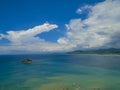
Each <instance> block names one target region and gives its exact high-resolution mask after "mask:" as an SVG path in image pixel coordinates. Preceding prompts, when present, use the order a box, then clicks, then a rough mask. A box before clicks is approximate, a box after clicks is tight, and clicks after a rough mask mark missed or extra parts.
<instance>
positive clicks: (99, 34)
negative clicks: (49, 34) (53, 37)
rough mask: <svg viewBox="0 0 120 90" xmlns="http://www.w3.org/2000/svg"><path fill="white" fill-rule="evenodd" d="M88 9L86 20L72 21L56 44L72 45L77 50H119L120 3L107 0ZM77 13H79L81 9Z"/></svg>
mask: <svg viewBox="0 0 120 90" xmlns="http://www.w3.org/2000/svg"><path fill="white" fill-rule="evenodd" d="M85 7H86V8H88V7H89V6H85ZM90 8H91V12H90V13H89V16H88V18H87V19H85V20H81V19H80V18H79V19H72V20H71V21H70V23H69V24H68V25H66V26H67V29H68V31H67V33H66V36H65V37H62V38H60V39H59V40H58V42H59V43H61V44H66V45H69V44H72V45H73V46H75V48H79V49H85V48H103V47H106V48H108V47H116V48H120V42H119V39H120V36H119V35H120V12H119V10H120V1H119V0H114V1H113V0H107V1H104V2H102V3H98V4H96V5H95V6H93V7H90ZM78 11H80V12H81V9H78ZM113 38H114V39H113Z"/></svg>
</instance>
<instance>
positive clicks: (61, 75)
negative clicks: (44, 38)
mask: <svg viewBox="0 0 120 90" xmlns="http://www.w3.org/2000/svg"><path fill="white" fill-rule="evenodd" d="M24 58H30V59H32V60H33V62H32V63H31V64H23V63H22V62H21V61H22V60H23V59H24ZM0 90H120V56H118V55H89V54H86V55H85V54H57V55H55V54H49V55H47V54H44V55H0Z"/></svg>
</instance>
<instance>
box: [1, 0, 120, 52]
mask: <svg viewBox="0 0 120 90" xmlns="http://www.w3.org/2000/svg"><path fill="white" fill-rule="evenodd" d="M113 2H114V3H113ZM100 3H102V4H103V6H102V4H101V6H100V5H99V4H100ZM111 3H113V6H114V5H116V4H117V3H119V0H116V1H114V0H113V1H112V0H110V1H109V0H63V1H57V0H0V12H1V13H0V35H1V36H2V37H1V39H0V46H1V48H3V47H4V48H6V50H7V48H8V47H5V46H9V45H10V46H14V45H15V46H16V45H17V46H19V45H20V46H24V45H23V44H19V45H18V44H16V43H14V42H15V41H14V40H13V39H11V37H12V36H11V35H12V34H11V33H10V34H9V33H7V32H9V31H14V32H16V31H23V30H24V31H27V30H29V29H30V28H31V29H33V30H34V27H36V26H42V25H44V23H47V22H48V23H47V24H48V25H56V26H57V27H56V26H53V27H52V29H53V30H48V31H45V32H44V31H43V32H42V33H38V34H36V35H35V36H33V38H35V37H37V39H38V38H39V39H40V40H43V41H44V43H50V47H52V46H53V47H54V45H55V44H58V43H59V44H61V42H62V43H63V44H64V43H67V42H66V41H70V38H69V37H70V36H69V35H68V34H69V33H72V34H73V31H75V30H76V32H77V31H79V30H78V29H77V28H74V27H73V28H71V27H72V26H75V25H76V27H79V26H80V25H81V24H80V25H79V24H78V23H82V24H83V26H82V27H84V29H85V28H86V29H87V28H89V26H90V24H88V22H85V21H87V20H88V21H90V20H89V18H92V14H93V16H95V15H97V14H96V13H98V12H97V11H95V8H98V10H102V8H104V9H106V10H109V7H107V4H108V5H109V4H110V5H112V4H111ZM97 6H98V7H97ZM99 6H100V7H101V8H100V7H99ZM118 7H119V6H116V8H118ZM116 8H115V9H116ZM115 9H114V10H115ZM96 10H97V9H96ZM81 11H82V12H81ZM111 13H112V12H111ZM98 14H99V13H98ZM100 15H101V17H102V16H104V11H101V14H100ZM100 15H99V16H100ZM116 17H117V16H116ZM108 19H111V17H109V18H108ZM113 19H115V18H113ZM113 19H112V20H113ZM96 20H97V19H96ZM117 21H118V20H117ZM76 22H78V23H76ZM93 22H94V21H93ZM84 23H85V24H84ZM107 23H108V22H107ZM117 23H118V22H117ZM74 24H75V25H74ZM109 25H110V24H109V23H108V26H109ZM99 26H100V25H99ZM46 27H47V26H46ZM68 27H69V28H71V29H70V30H72V31H69V32H68V31H67V28H68ZM40 28H41V27H40ZM80 28H81V27H79V29H80ZM81 30H82V29H81ZM96 30H97V29H96ZM100 33H104V32H100ZM76 35H77V34H76ZM79 35H80V34H79ZM79 35H78V36H79ZM16 36H17V34H16ZM28 36H29V35H28ZM84 36H85V35H84ZM84 36H83V37H84ZM88 36H89V33H88ZM86 37H87V36H86ZM86 37H84V38H86ZM14 38H15V37H14ZM29 38H31V37H29ZM33 38H32V39H33ZM68 38H69V39H68ZM73 38H76V37H73ZM73 38H72V39H73ZM88 38H89V37H88ZM88 38H87V39H85V40H88ZM90 38H93V37H90ZM98 38H99V37H98ZM114 38H116V37H114ZM25 39H26V38H25ZM18 40H19V39H18ZM20 40H21V39H20ZM20 40H19V41H20ZM35 40H36V39H35ZM65 40H66V41H65ZM75 40H77V39H73V41H75ZM79 40H80V41H81V42H82V40H81V39H79ZM100 40H102V39H100ZM21 41H22V40H21ZM28 41H29V40H26V41H25V42H28ZM33 41H34V40H33ZM80 41H77V42H80ZM88 41H89V40H88ZM108 41H109V40H108ZM38 42H39V40H38ZM70 42H71V43H72V41H70ZM94 42H95V43H96V41H94ZM22 43H23V42H22ZM40 43H42V42H40ZM83 43H84V42H82V43H79V44H77V45H76V44H75V45H73V46H72V48H71V49H70V50H72V49H73V47H74V48H75V49H76V48H77V49H81V48H84V47H83V46H82V44H83ZM111 43H113V42H108V43H104V45H98V46H100V47H111ZM52 44H54V45H52ZM108 44H109V45H108ZM45 45H46V44H45ZM83 45H84V46H85V45H86V47H93V48H94V45H93V46H90V45H88V44H83ZM106 45H108V46H106ZM64 46H66V45H64ZM117 46H119V45H118V43H117ZM117 46H116V47H117ZM57 47H59V45H58V46H57ZM9 48H11V47H9ZM62 48H63V47H62ZM95 48H96V47H95ZM97 48H98V47H97ZM52 50H53V49H52ZM12 51H13V52H14V50H12V49H10V50H9V52H12ZM15 51H20V50H18V49H16V50H15ZM39 51H42V50H41V49H40V50H39ZM46 51H47V49H46ZM48 51H49V50H48ZM53 51H54V50H53ZM55 51H56V50H55ZM34 52H35V51H34Z"/></svg>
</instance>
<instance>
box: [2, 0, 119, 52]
mask: <svg viewBox="0 0 120 90" xmlns="http://www.w3.org/2000/svg"><path fill="white" fill-rule="evenodd" d="M85 10H89V11H90V12H89V13H88V17H87V18H86V19H84V20H81V18H77V19H72V20H70V22H69V24H66V27H67V30H66V33H65V36H64V37H61V38H58V40H57V41H56V43H53V42H48V41H45V40H44V39H41V38H39V37H37V35H38V34H41V33H43V32H49V31H51V30H53V29H55V28H58V26H57V25H55V24H49V23H45V24H43V25H39V26H36V27H33V28H31V29H28V30H20V31H8V32H7V34H0V40H1V39H3V38H5V39H7V40H9V41H10V45H9V46H0V54H6V53H12V52H13V53H17V52H18V53H30V52H31V53H40V52H62V51H69V50H74V49H95V48H111V47H115V48H120V41H119V40H120V12H119V10H120V1H119V0H106V1H104V2H101V3H98V4H96V5H94V6H90V5H85V6H84V7H81V8H79V9H78V10H77V13H79V14H82V12H84V11H85Z"/></svg>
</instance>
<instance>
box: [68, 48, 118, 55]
mask: <svg viewBox="0 0 120 90" xmlns="http://www.w3.org/2000/svg"><path fill="white" fill-rule="evenodd" d="M68 54H119V55H120V49H116V48H109V49H97V50H76V51H72V52H68Z"/></svg>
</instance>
